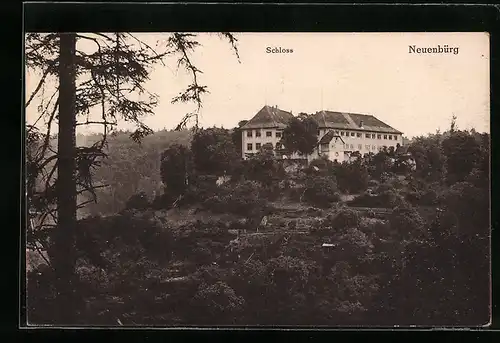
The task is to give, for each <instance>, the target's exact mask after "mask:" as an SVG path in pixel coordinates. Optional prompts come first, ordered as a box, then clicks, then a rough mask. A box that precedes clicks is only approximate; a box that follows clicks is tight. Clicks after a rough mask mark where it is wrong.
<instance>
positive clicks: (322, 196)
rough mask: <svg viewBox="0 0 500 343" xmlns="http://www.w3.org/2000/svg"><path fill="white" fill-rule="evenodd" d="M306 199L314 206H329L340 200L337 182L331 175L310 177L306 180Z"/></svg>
mask: <svg viewBox="0 0 500 343" xmlns="http://www.w3.org/2000/svg"><path fill="white" fill-rule="evenodd" d="M304 200H305V201H307V202H308V203H309V204H311V205H313V206H316V207H320V208H327V207H330V205H331V204H332V203H333V202H337V201H339V200H340V193H339V192H338V190H337V184H336V183H335V181H334V180H333V179H332V178H330V177H315V178H309V179H308V180H307V181H306V187H305V190H304Z"/></svg>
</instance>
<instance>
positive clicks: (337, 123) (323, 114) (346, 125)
mask: <svg viewBox="0 0 500 343" xmlns="http://www.w3.org/2000/svg"><path fill="white" fill-rule="evenodd" d="M312 117H313V118H314V119H315V120H316V122H317V123H318V126H319V127H320V128H332V129H344V130H358V131H360V130H361V131H372V132H383V133H395V134H401V133H402V132H400V131H398V130H396V129H394V128H393V127H391V126H389V125H387V124H386V123H384V122H383V121H381V120H379V119H377V118H375V117H374V116H372V115H367V114H358V113H344V112H333V111H320V112H316V113H315V114H313V115H312Z"/></svg>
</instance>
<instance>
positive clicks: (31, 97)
mask: <svg viewBox="0 0 500 343" xmlns="http://www.w3.org/2000/svg"><path fill="white" fill-rule="evenodd" d="M49 71H50V69H49V68H47V69H45V71H44V72H43V75H42V78H41V79H40V81H39V82H38V85H37V86H36V88H35V90H34V91H33V93H31V95H30V98H29V99H28V102H27V103H26V105H24V107H28V106H29V105H30V103H31V101H32V100H33V99H34V98H35V96H36V95H37V94H38V92H39V91H40V89H41V88H42V86H43V84H44V82H45V79H46V78H47V75H49Z"/></svg>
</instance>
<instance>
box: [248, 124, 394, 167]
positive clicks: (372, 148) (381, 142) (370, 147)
mask: <svg viewBox="0 0 500 343" xmlns="http://www.w3.org/2000/svg"><path fill="white" fill-rule="evenodd" d="M329 130H330V129H323V128H322V129H320V137H321V136H323V135H324V134H325V133H326V132H328V131H329ZM247 131H252V137H247ZM277 131H278V132H281V133H282V131H283V130H282V129H275V128H272V129H251V130H248V129H247V130H242V133H241V134H242V142H243V146H242V158H246V154H247V153H256V152H257V151H258V149H257V148H256V144H257V143H260V145H261V147H262V146H263V145H264V144H266V143H271V144H272V145H273V147H274V148H275V147H276V143H278V142H279V141H280V140H281V137H276V132H277ZM256 132H260V137H256ZM266 132H271V133H272V136H271V137H267V136H266ZM353 132H354V134H355V136H354V137H353V136H352V135H351V133H353ZM338 133H339V136H341V138H342V139H343V140H344V142H345V144H346V146H343V144H342V142H341V141H340V140H339V141H338V142H337V143H334V140H332V142H331V144H334V146H333V147H332V146H330V152H329V158H330V160H332V161H333V160H335V159H337V161H338V162H342V161H344V160H345V159H346V157H345V156H344V154H343V151H353V152H354V151H359V152H360V153H361V155H364V154H367V153H369V152H372V153H374V154H376V153H377V152H378V151H379V150H380V149H382V147H383V146H387V147H391V146H393V147H396V145H397V144H398V143H399V144H400V145H403V137H402V134H391V135H390V136H392V138H393V139H392V140H390V139H389V134H387V133H377V132H371V131H352V130H340V129H339V130H338ZM342 133H343V134H344V135H343V136H342ZM358 133H360V134H361V137H358V136H357V134H358ZM346 134H348V136H347V135H346ZM367 134H369V135H370V138H367V137H366V135H367ZM373 135H375V138H371V137H372V136H373ZM378 135H380V139H378V138H377V137H378ZM384 136H387V138H385V139H384ZM394 136H396V137H397V139H394ZM249 143H251V144H252V150H251V151H249V150H247V144H249ZM351 145H352V148H351ZM360 145H361V147H360ZM336 152H338V153H339V155H338V156H336V154H335V153H336ZM318 157H319V155H318V152H314V153H313V154H312V155H310V156H308V158H307V159H308V160H309V161H311V160H313V159H315V158H318ZM291 158H292V159H293V158H299V156H298V155H297V156H296V154H294V156H291Z"/></svg>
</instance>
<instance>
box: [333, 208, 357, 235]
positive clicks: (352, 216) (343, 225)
mask: <svg viewBox="0 0 500 343" xmlns="http://www.w3.org/2000/svg"><path fill="white" fill-rule="evenodd" d="M360 223H361V218H360V215H359V214H358V212H356V211H353V210H350V209H341V210H340V211H339V212H337V213H336V214H335V215H330V216H328V217H327V218H326V220H325V222H324V224H325V225H327V226H330V227H332V228H334V229H335V230H339V231H341V232H342V231H344V230H346V229H348V228H356V227H358V226H359V225H360Z"/></svg>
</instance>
